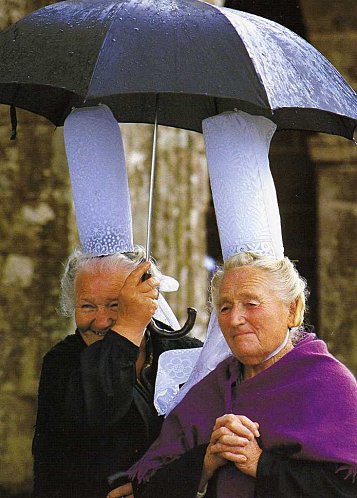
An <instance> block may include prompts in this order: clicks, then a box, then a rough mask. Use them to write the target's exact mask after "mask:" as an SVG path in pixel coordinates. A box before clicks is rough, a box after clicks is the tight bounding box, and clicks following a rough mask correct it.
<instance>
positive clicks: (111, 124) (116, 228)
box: [64, 105, 180, 329]
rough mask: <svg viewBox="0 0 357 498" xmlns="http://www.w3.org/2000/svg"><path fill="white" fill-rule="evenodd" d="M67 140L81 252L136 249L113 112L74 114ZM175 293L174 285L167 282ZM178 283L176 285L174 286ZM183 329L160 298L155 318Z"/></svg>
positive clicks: (95, 110) (103, 109)
mask: <svg viewBox="0 0 357 498" xmlns="http://www.w3.org/2000/svg"><path fill="white" fill-rule="evenodd" d="M64 140H65V148H66V154H67V162H68V167H69V172H70V179H71V185H72V192H73V198H74V207H75V213H76V220H77V227H78V233H79V239H80V243H81V247H82V249H83V250H84V251H85V252H86V253H88V254H93V255H94V256H102V255H108V254H113V253H116V252H119V253H124V252H130V251H133V249H134V244H133V228H132V213H131V203H130V192H129V185H128V176H127V171H126V166H125V155H124V147H123V141H122V137H121V131H120V127H119V125H118V123H117V121H116V119H115V118H114V116H113V114H112V112H111V110H110V109H109V107H107V106H105V105H99V106H95V107H83V108H78V109H75V110H73V111H72V112H71V114H70V115H69V116H68V117H67V119H66V121H65V123H64ZM164 279H166V281H167V282H168V284H167V287H166V288H165V285H160V291H165V290H171V289H175V290H176V288H177V287H176V288H175V286H172V282H174V283H175V282H176V281H175V280H174V279H170V278H168V277H164ZM176 283H177V282H176ZM154 316H155V318H157V319H158V320H161V321H163V322H165V323H167V324H169V325H171V326H172V327H173V328H174V329H178V328H180V324H179V323H178V321H177V319H176V317H175V315H174V313H173V311H172V310H171V308H170V306H169V305H168V303H167V302H166V300H165V299H164V297H163V296H162V294H161V293H160V296H159V308H158V310H157V312H156V314H155V315H154Z"/></svg>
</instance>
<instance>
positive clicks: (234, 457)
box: [211, 414, 262, 477]
mask: <svg viewBox="0 0 357 498" xmlns="http://www.w3.org/2000/svg"><path fill="white" fill-rule="evenodd" d="M258 427H259V424H258V423H256V422H253V421H251V420H250V419H249V418H248V417H245V416H244V415H233V414H230V415H224V416H223V417H220V418H219V419H217V420H216V424H215V426H214V429H213V433H212V435H213V434H215V435H216V436H219V437H218V439H216V442H215V444H214V445H213V446H212V448H211V452H213V453H215V454H216V455H217V456H218V457H219V458H223V459H225V460H226V461H227V460H228V461H230V462H233V463H234V464H235V466H236V467H237V469H239V470H240V471H241V472H243V473H244V474H247V475H250V476H252V477H255V476H256V474H257V466H258V461H259V458H260V455H261V453H262V450H261V449H260V447H259V445H258V443H257V440H256V438H257V437H259V435H260V434H259V430H258Z"/></svg>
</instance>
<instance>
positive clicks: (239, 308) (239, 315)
mask: <svg viewBox="0 0 357 498" xmlns="http://www.w3.org/2000/svg"><path fill="white" fill-rule="evenodd" d="M245 319H246V318H245V309H244V306H243V305H242V304H240V303H239V304H236V305H235V306H234V307H233V310H232V314H231V320H232V325H233V326H234V327H236V326H238V325H241V324H243V323H245Z"/></svg>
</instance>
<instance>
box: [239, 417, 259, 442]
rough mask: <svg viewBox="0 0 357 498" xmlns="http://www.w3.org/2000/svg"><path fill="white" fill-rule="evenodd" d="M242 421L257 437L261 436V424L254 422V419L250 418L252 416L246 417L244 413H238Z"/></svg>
mask: <svg viewBox="0 0 357 498" xmlns="http://www.w3.org/2000/svg"><path fill="white" fill-rule="evenodd" d="M238 417H239V419H240V421H241V423H242V424H243V425H244V426H245V427H246V428H247V429H249V430H250V431H251V432H252V433H253V434H254V436H255V437H259V436H260V433H259V430H258V428H259V424H258V422H253V421H252V420H250V418H248V417H245V416H244V415H238Z"/></svg>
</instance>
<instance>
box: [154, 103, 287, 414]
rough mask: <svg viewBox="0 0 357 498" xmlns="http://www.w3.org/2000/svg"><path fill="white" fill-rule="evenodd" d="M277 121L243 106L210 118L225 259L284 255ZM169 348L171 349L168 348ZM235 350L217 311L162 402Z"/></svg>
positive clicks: (210, 154)
mask: <svg viewBox="0 0 357 498" xmlns="http://www.w3.org/2000/svg"><path fill="white" fill-rule="evenodd" d="M275 130H276V125H275V124H274V123H273V122H272V121H270V120H269V119H267V118H265V117H262V116H252V115H250V114H246V113H244V112H242V111H238V112H227V113H223V114H219V115H217V116H214V117H211V118H208V119H205V120H204V121H203V134H204V139H205V146H206V155H207V163H208V171H209V177H210V182H211V189H212V196H213V202H214V207H215V212H216V218H217V225H218V231H219V237H220V242H221V247H222V254H223V259H224V260H226V259H227V258H229V257H230V256H232V255H233V254H236V253H240V252H244V251H252V252H256V253H262V254H267V255H270V256H272V257H274V258H276V259H282V258H283V257H284V247H283V240H282V234H281V225H280V214H279V208H278V202H277V196H276V191H275V186H274V181H273V178H272V175H271V171H270V168H269V159H268V153H269V147H270V142H271V139H272V137H273V135H274V132H275ZM165 354H166V353H165ZM230 355H232V352H231V350H230V349H229V347H228V345H227V343H226V341H225V339H224V337H223V334H222V332H221V330H220V328H219V325H218V321H217V316H216V313H215V312H214V311H212V314H211V318H210V322H209V325H208V330H207V336H206V341H205V344H204V346H203V348H202V351H201V353H200V355H199V357H198V360H197V362H196V364H195V366H194V368H193V371H192V373H191V375H190V378H189V380H188V381H187V383H186V384H185V385H184V386H183V388H182V389H181V390H180V392H179V394H178V395H177V396H176V397H175V398H174V399H173V400H171V401H170V402H167V397H165V395H164V393H163V392H161V393H160V392H157V393H156V396H155V398H156V400H155V402H156V406H157V409H159V411H160V412H161V413H166V414H168V413H169V412H170V411H171V410H172V408H174V406H176V405H177V403H178V402H179V401H180V400H181V399H182V398H183V397H184V395H185V394H186V393H187V392H188V391H189V390H190V389H191V387H192V386H193V385H195V384H196V383H197V382H199V381H200V380H201V379H202V378H203V377H205V376H206V375H207V374H208V373H209V372H211V371H212V370H213V369H214V368H215V367H216V366H217V365H218V364H219V363H220V362H221V361H223V360H224V359H225V358H227V357H228V356H230Z"/></svg>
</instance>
